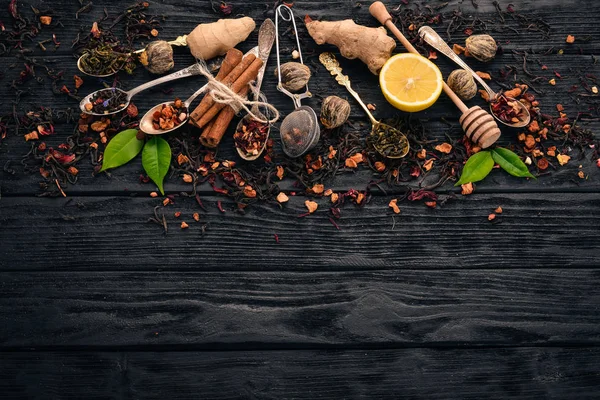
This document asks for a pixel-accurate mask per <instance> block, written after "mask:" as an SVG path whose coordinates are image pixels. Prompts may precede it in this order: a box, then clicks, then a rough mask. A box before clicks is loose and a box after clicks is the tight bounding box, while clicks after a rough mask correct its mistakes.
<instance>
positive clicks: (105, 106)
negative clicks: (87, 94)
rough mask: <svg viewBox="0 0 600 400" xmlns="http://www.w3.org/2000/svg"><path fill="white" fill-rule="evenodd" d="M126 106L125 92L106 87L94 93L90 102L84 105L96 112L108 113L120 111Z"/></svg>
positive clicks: (88, 109)
mask: <svg viewBox="0 0 600 400" xmlns="http://www.w3.org/2000/svg"><path fill="white" fill-rule="evenodd" d="M126 106H127V93H126V92H124V91H122V90H119V89H115V88H108V89H102V90H99V91H97V92H96V93H94V95H93V96H92V97H91V98H90V102H89V103H87V104H86V105H85V109H86V110H87V111H91V112H94V113H96V114H110V113H113V112H115V111H120V110H122V109H124V108H125V107H126Z"/></svg>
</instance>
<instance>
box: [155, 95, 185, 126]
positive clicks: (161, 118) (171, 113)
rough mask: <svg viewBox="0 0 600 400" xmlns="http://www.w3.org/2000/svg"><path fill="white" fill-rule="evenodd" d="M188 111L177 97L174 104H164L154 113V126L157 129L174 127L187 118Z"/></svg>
mask: <svg viewBox="0 0 600 400" xmlns="http://www.w3.org/2000/svg"><path fill="white" fill-rule="evenodd" d="M187 112H188V110H187V108H186V107H185V105H184V104H183V102H182V101H181V100H180V99H175V101H174V102H173V104H163V105H162V107H161V109H160V110H156V111H154V113H153V114H152V127H153V128H154V129H155V130H157V131H158V130H170V129H173V128H175V127H176V126H179V124H181V123H182V122H184V121H185V120H186V119H187Z"/></svg>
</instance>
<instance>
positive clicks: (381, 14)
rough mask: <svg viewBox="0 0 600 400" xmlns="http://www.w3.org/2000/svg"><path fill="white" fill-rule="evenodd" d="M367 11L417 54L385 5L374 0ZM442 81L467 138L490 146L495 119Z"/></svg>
mask: <svg viewBox="0 0 600 400" xmlns="http://www.w3.org/2000/svg"><path fill="white" fill-rule="evenodd" d="M369 12H370V13H371V15H372V16H374V17H375V18H376V19H377V20H378V21H379V22H380V23H381V24H382V25H383V26H385V27H386V28H388V29H389V30H390V31H391V32H392V33H393V34H394V35H395V36H396V38H398V40H399V41H400V43H402V45H403V46H404V47H405V48H406V49H407V50H408V51H409V52H411V53H414V54H419V52H418V51H417V49H415V48H414V46H413V45H412V44H411V43H410V42H409V41H408V39H406V37H405V36H404V35H403V34H402V32H400V30H398V28H397V27H396V25H394V23H393V22H392V16H391V15H390V13H389V12H388V10H387V9H386V7H385V5H384V4H383V3H382V2H380V1H376V2H374V3H373V4H371V6H370V7H369ZM419 55H420V54H419ZM442 83H443V89H444V92H445V93H446V95H447V96H448V97H450V99H451V100H452V102H453V103H454V104H455V105H456V106H457V107H458V109H459V110H460V111H461V112H462V116H461V117H460V119H459V122H460V124H461V126H462V128H463V131H465V134H466V135H467V138H469V140H471V142H473V143H475V144H477V145H478V146H479V147H481V148H482V149H485V148H486V147H490V146H491V145H492V144H494V143H495V142H496V140H498V138H499V137H500V128H498V124H496V120H494V117H492V116H491V115H490V114H489V113H488V112H487V111H485V110H483V109H482V108H481V107H479V106H474V107H471V108H469V107H467V105H466V104H465V103H463V101H462V100H461V99H460V98H459V97H458V96H457V95H456V93H454V92H453V91H452V89H450V87H449V86H448V85H447V84H446V83H445V82H442Z"/></svg>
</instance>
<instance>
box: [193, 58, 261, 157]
mask: <svg viewBox="0 0 600 400" xmlns="http://www.w3.org/2000/svg"><path fill="white" fill-rule="evenodd" d="M262 65H263V62H262V60H261V59H259V58H257V57H256V56H255V55H254V54H248V55H246V56H243V54H242V52H241V51H239V50H237V49H231V50H229V51H228V52H227V54H226V55H225V59H224V60H223V63H222V64H221V69H220V70H219V73H218V74H217V76H215V79H216V80H218V81H219V82H221V83H223V84H224V85H227V86H228V87H229V88H230V89H231V90H232V91H233V92H235V93H237V94H238V95H239V96H241V97H243V98H245V97H246V96H247V94H248V90H249V86H248V84H249V83H250V82H252V81H253V80H255V79H256V77H257V76H258V72H259V70H260V68H261V67H262ZM235 113H236V110H234V109H233V108H232V107H230V106H229V105H227V104H223V103H217V102H216V101H215V100H214V99H213V98H212V96H211V95H210V94H206V95H205V96H204V98H203V99H202V101H201V102H200V104H199V105H198V107H196V109H195V110H194V111H193V112H192V113H191V114H190V120H189V123H190V124H192V125H194V126H196V127H198V128H203V130H202V134H201V135H200V143H201V144H203V145H204V146H206V147H210V148H215V147H217V146H218V145H219V143H220V142H221V139H222V138H223V135H224V134H225V131H226V130H227V127H228V126H229V124H230V122H231V120H232V119H233V117H234V116H235Z"/></svg>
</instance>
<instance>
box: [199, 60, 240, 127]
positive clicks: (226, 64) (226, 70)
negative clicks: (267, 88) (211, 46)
mask: <svg viewBox="0 0 600 400" xmlns="http://www.w3.org/2000/svg"><path fill="white" fill-rule="evenodd" d="M243 58H244V54H243V53H242V52H241V51H239V50H238V49H230V50H229V51H227V54H226V55H225V58H224V59H223V62H222V63H221V68H219V72H218V73H217V76H215V79H216V80H218V81H219V82H221V81H222V80H223V79H225V78H226V77H227V75H229V74H230V73H231V71H233V69H234V68H235V67H237V66H238V65H239V64H240V63H241V62H242V59H243ZM204 97H206V96H204ZM199 108H200V105H198V107H196V108H195V109H194V111H192V113H191V114H190V120H189V122H190V124H192V125H194V123H193V121H194V119H195V118H194V115H197V111H198V109H199Z"/></svg>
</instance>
